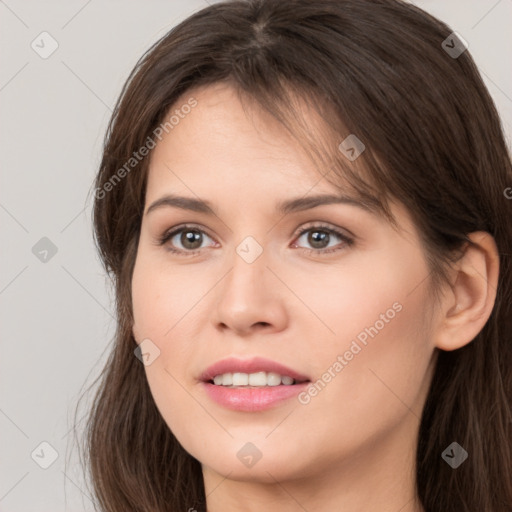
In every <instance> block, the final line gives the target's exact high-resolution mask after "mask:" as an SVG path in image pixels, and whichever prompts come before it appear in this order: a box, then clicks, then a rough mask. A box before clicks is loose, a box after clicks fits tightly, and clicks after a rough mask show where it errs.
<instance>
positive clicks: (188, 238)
mask: <svg viewBox="0 0 512 512" xmlns="http://www.w3.org/2000/svg"><path fill="white" fill-rule="evenodd" d="M201 237H202V235H201V233H199V232H198V231H184V232H183V233H182V234H181V243H182V244H183V247H185V248H187V249H197V248H198V247H201V241H202V240H201ZM195 242H199V243H198V244H197V245H194V243H195ZM188 244H191V245H192V247H191V246H190V245H188Z"/></svg>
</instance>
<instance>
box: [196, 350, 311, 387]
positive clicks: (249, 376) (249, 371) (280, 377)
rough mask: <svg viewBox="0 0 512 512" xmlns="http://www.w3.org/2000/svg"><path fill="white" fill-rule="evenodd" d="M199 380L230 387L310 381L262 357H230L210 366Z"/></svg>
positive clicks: (266, 385) (288, 384) (289, 384)
mask: <svg viewBox="0 0 512 512" xmlns="http://www.w3.org/2000/svg"><path fill="white" fill-rule="evenodd" d="M199 380H200V381H202V382H206V383H209V384H213V385H214V386H224V387H230V388H239V387H240V388H247V387H254V388H260V387H277V386H294V385H297V384H303V383H305V382H310V379H309V378H308V377H307V376H306V375H302V374H300V373H299V372H297V371H296V370H293V369H292V368H288V367H287V366H285V365H283V364H281V363H278V362H276V361H272V360H270V359H264V358H260V357H256V358H252V359H236V358H233V357H231V358H228V359H223V360H221V361H217V362H216V363H215V364H213V365H211V366H210V367H208V368H207V369H206V370H205V371H204V372H203V373H202V374H201V376H200V377H199Z"/></svg>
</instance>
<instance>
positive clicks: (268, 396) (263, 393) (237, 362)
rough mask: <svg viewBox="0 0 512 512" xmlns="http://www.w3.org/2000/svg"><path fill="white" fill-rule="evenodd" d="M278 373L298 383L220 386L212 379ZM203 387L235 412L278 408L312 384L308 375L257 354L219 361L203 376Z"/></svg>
mask: <svg viewBox="0 0 512 512" xmlns="http://www.w3.org/2000/svg"><path fill="white" fill-rule="evenodd" d="M257 372H275V373H278V374H279V375H281V376H283V375H286V376H288V377H291V378H292V379H294V380H295V382H296V383H295V384H292V385H290V386H285V385H283V384H280V385H279V386H268V387H260V388H258V387H245V388H242V387H234V388H230V387H225V386H216V385H215V384H212V383H211V382H210V381H212V380H213V378H214V377H215V376H216V375H222V374H223V373H257ZM199 380H200V381H201V386H202V387H203V389H204V391H205V393H206V394H207V395H208V396H209V398H210V399H211V400H213V401H214V402H216V403H217V404H219V405H221V406H223V407H226V408H228V409H231V410H234V411H241V412H258V411H264V410H266V409H270V408H272V407H277V406H278V405H279V404H280V403H282V402H284V401H286V400H289V399H290V398H292V397H294V396H296V395H298V394H299V393H300V392H302V391H304V389H305V388H306V387H307V386H308V385H309V383H310V379H309V378H308V377H307V376H306V375H302V374H300V373H299V372H297V371H295V370H292V369H291V368H288V367H287V366H284V365H283V364H281V363H277V362H276V361H271V360H270V359H265V358H262V357H255V358H252V359H236V358H233V357H230V358H228V359H223V360H221V361H217V362H216V363H215V364H213V365H211V366H209V367H208V368H207V369H206V370H205V371H204V372H203V373H202V374H201V376H200V377H199Z"/></svg>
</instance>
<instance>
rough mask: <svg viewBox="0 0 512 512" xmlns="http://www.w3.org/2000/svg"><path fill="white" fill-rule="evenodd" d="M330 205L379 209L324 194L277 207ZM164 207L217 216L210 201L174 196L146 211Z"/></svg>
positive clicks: (284, 209)
mask: <svg viewBox="0 0 512 512" xmlns="http://www.w3.org/2000/svg"><path fill="white" fill-rule="evenodd" d="M328 204H348V205H352V206H357V207H359V208H361V209H363V210H365V211H367V212H369V213H372V214H374V213H375V210H377V209H378V207H377V205H375V204H369V203H366V202H363V201H362V200H360V199H356V198H354V197H350V196H346V195H333V194H322V195H316V196H309V197H298V198H294V199H287V200H285V201H281V202H279V203H277V205H276V212H277V213H281V214H283V215H286V214H289V213H293V212H299V211H304V210H309V209H310V208H315V207H317V206H322V205H328ZM164 207H175V208H180V209H182V210H189V211H193V212H198V213H205V214H207V215H215V216H217V213H216V211H215V209H214V207H213V205H212V203H210V202H209V201H206V200H203V199H195V198H193V197H185V196H177V195H173V194H166V195H165V196H162V197H161V198H159V199H157V200H156V201H154V202H153V203H152V204H151V205H150V206H149V207H148V209H147V210H146V215H148V214H149V213H151V212H152V211H155V210H157V209H160V208H164Z"/></svg>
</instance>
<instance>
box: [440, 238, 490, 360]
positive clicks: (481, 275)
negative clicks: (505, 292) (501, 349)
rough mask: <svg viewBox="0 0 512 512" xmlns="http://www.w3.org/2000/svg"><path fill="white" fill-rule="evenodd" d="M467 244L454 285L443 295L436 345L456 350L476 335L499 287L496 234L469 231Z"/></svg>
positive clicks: (487, 316) (458, 262) (455, 272)
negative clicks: (494, 236) (493, 235)
mask: <svg viewBox="0 0 512 512" xmlns="http://www.w3.org/2000/svg"><path fill="white" fill-rule="evenodd" d="M469 239H470V240H471V241H472V242H473V243H474V244H475V245H471V244H468V245H467V247H466V249H465V252H464V254H463V256H462V257H461V259H460V260H459V261H457V263H456V265H455V267H454V275H453V280H452V285H451V286H450V288H451V289H450V290H449V292H448V293H447V294H446V295H445V296H444V297H443V299H442V308H441V315H442V316H441V320H440V322H439V324H438V326H437V328H436V332H435V346H436V347H437V348H439V349H441V350H447V351H450V350H456V349H458V348H461V347H463V346H465V345H467V344H468V343H470V342H471V341H473V339H474V338H475V337H476V336H477V334H478V333H479V332H480V331H481V330H482V329H483V327H484V325H485V323H486V322H487V320H488V319H489V317H490V315H491V312H492V309H493V307H494V302H495V300H496V289H497V287H498V275H499V255H498V249H497V247H496V242H495V240H494V238H493V237H492V236H491V235H490V234H489V233H487V232H484V231H476V232H474V233H471V234H470V235H469Z"/></svg>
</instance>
